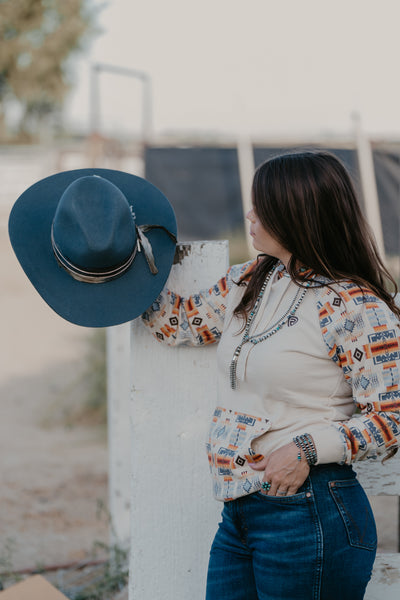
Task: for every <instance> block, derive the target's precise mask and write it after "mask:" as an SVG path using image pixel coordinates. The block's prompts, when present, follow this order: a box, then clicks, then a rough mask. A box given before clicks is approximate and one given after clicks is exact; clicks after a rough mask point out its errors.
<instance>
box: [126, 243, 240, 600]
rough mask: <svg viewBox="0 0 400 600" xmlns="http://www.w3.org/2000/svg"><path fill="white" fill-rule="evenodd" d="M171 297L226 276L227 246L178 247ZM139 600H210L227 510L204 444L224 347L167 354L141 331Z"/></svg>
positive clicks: (134, 500)
mask: <svg viewBox="0 0 400 600" xmlns="http://www.w3.org/2000/svg"><path fill="white" fill-rule="evenodd" d="M177 256H178V258H179V257H180V258H179V262H178V264H176V265H175V266H174V267H173V268H172V272H171V275H170V277H169V280H168V282H167V286H168V287H169V289H173V290H174V291H176V292H177V293H179V294H183V295H185V294H186V295H188V294H190V293H194V292H196V291H199V290H200V289H204V288H206V287H211V286H212V285H213V284H214V283H216V281H218V279H219V278H220V277H221V276H223V275H224V273H226V270H227V267H228V245H227V242H194V243H191V244H181V245H178V252H177ZM131 342H132V351H131V369H132V378H133V391H132V402H131V469H132V475H131V555H130V581H129V598H130V600H156V599H161V598H162V599H163V600H188V599H189V598H190V599H191V600H201V599H203V598H204V596H205V584H206V573H207V564H208V554H209V550H210V546H211V541H212V538H213V536H214V533H215V531H216V529H217V523H218V517H219V514H220V512H221V509H222V506H221V504H220V503H218V502H216V501H215V500H214V499H213V496H212V485H211V480H210V475H209V468H208V461H207V454H206V449H205V440H206V434H207V429H208V423H209V419H210V415H211V414H212V411H213V409H214V407H215V405H216V402H217V399H216V388H217V386H216V374H217V370H216V367H215V359H216V348H215V347H213V346H207V347H203V348H191V347H183V348H182V347H179V348H170V347H167V346H164V345H162V344H161V343H160V342H158V341H157V340H156V339H154V338H153V336H151V335H150V333H149V332H148V331H147V330H145V327H144V326H143V325H142V323H141V322H140V320H139V319H137V320H136V321H135V322H134V323H133V326H132V338H131Z"/></svg>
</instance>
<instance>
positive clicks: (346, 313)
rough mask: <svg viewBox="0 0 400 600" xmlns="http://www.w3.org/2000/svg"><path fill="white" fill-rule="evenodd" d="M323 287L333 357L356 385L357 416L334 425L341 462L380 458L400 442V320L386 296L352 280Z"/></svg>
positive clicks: (323, 317)
mask: <svg viewBox="0 0 400 600" xmlns="http://www.w3.org/2000/svg"><path fill="white" fill-rule="evenodd" d="M335 288H336V289H337V290H338V291H337V292H335V291H333V289H330V288H324V292H323V295H322V297H321V299H320V301H319V303H318V308H319V317H320V323H321V328H322V334H323V337H324V340H325V343H326V345H327V346H328V351H329V356H330V357H331V358H332V360H334V361H335V362H336V363H337V364H338V365H339V366H340V367H341V368H342V370H343V373H344V376H345V379H346V380H347V381H348V383H349V384H350V385H351V387H352V392H353V399H354V402H355V405H356V407H357V408H358V411H356V412H359V414H355V415H353V417H352V418H350V419H349V420H348V421H343V422H340V423H334V427H336V429H337V430H338V431H339V432H340V433H341V434H342V437H343V440H344V442H345V448H344V450H345V452H344V460H343V462H345V463H347V464H350V463H352V462H353V461H356V460H363V459H366V458H376V457H377V456H378V455H385V454H387V453H390V451H391V450H392V449H394V448H397V447H398V446H399V443H400V373H399V369H400V338H399V328H400V324H399V320H398V318H397V317H396V315H395V314H393V313H392V312H391V311H390V309H389V308H388V307H387V305H386V304H385V302H383V300H381V299H379V298H377V297H376V296H375V295H374V294H372V293H371V292H370V291H369V290H361V289H360V288H359V287H358V286H356V285H354V284H353V283H347V284H342V285H340V286H335Z"/></svg>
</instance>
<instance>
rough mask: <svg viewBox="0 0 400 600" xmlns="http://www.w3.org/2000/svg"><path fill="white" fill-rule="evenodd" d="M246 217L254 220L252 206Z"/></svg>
mask: <svg viewBox="0 0 400 600" xmlns="http://www.w3.org/2000/svg"><path fill="white" fill-rule="evenodd" d="M246 219H248V220H249V221H252V220H253V219H254V213H253V209H252V208H251V209H250V210H249V211H248V212H247V215H246Z"/></svg>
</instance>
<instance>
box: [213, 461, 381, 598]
mask: <svg viewBox="0 0 400 600" xmlns="http://www.w3.org/2000/svg"><path fill="white" fill-rule="evenodd" d="M376 544H377V537H376V527H375V521H374V517H373V514H372V510H371V507H370V505H369V502H368V499H367V497H366V495H365V493H364V490H363V489H362V487H361V486H360V484H359V483H358V481H357V479H356V478H355V473H354V471H353V470H352V468H351V467H349V466H340V465H336V464H330V465H321V466H317V467H312V469H311V471H310V476H309V477H308V478H307V480H306V482H305V483H304V485H303V486H302V487H301V488H300V489H299V490H298V492H297V493H296V494H295V495H294V496H286V497H282V496H266V495H264V494H262V493H261V492H256V493H254V494H250V495H248V496H244V497H242V498H238V499H236V500H232V501H230V502H225V504H224V508H223V511H222V522H221V523H220V524H219V529H218V531H217V534H216V536H215V539H214V542H213V545H212V548H211V553H210V563H209V569H208V578H207V596H206V600H361V599H362V598H363V597H364V592H365V588H366V586H367V583H368V581H369V579H370V576H371V572H372V566H373V563H374V559H375V553H376Z"/></svg>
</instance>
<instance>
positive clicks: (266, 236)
mask: <svg viewBox="0 0 400 600" xmlns="http://www.w3.org/2000/svg"><path fill="white" fill-rule="evenodd" d="M246 219H248V220H249V221H250V235H251V237H252V238H253V246H254V248H255V249H256V250H259V251H260V252H264V253H265V254H268V255H269V256H274V257H275V258H279V260H281V261H282V262H283V264H284V265H285V267H286V266H287V264H288V262H289V259H290V256H291V254H290V252H288V251H287V250H286V249H285V248H284V247H283V246H281V244H280V243H279V242H277V241H276V239H275V238H273V237H272V235H271V234H270V233H268V231H266V230H265V229H264V227H263V226H262V224H261V221H260V220H259V218H258V217H257V214H256V212H255V210H254V207H253V208H252V209H251V210H249V212H248V213H247V215H246Z"/></svg>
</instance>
